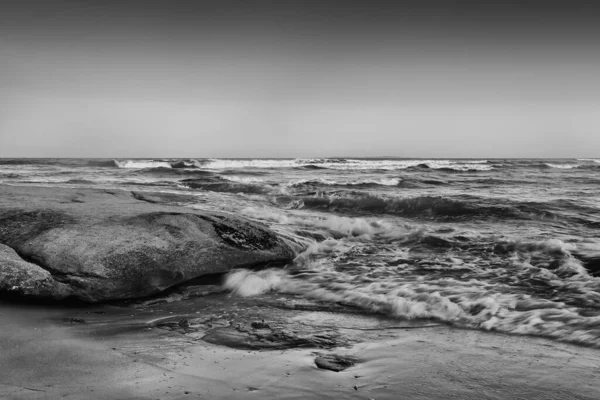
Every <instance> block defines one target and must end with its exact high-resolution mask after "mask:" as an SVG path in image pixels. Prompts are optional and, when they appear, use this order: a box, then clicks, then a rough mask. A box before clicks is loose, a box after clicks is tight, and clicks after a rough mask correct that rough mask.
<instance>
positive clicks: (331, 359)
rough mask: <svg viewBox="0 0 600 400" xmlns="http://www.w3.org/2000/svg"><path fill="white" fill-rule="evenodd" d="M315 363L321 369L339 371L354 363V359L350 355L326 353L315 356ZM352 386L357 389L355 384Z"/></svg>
mask: <svg viewBox="0 0 600 400" xmlns="http://www.w3.org/2000/svg"><path fill="white" fill-rule="evenodd" d="M315 364H316V365H317V367H319V368H321V369H328V370H330V371H335V372H340V371H343V370H345V369H348V368H350V367H352V366H353V365H354V364H356V359H355V358H354V357H350V356H341V355H337V354H328V355H322V356H319V357H317V358H315ZM354 388H355V389H354V390H358V389H357V388H356V386H355V387H354Z"/></svg>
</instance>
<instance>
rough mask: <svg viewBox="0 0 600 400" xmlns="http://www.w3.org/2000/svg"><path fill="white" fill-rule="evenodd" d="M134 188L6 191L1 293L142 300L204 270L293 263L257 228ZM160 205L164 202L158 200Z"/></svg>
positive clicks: (0, 213)
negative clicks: (142, 193)
mask: <svg viewBox="0 0 600 400" xmlns="http://www.w3.org/2000/svg"><path fill="white" fill-rule="evenodd" d="M153 199H154V200H156V202H148V201H147V200H146V199H145V198H140V196H139V195H135V194H133V193H131V192H126V191H104V190H81V189H79V190H73V189H57V188H31V187H9V186H1V185H0V243H1V244H4V245H5V246H8V247H10V248H11V249H13V250H14V252H11V250H7V249H6V247H5V246H4V247H3V250H2V252H0V279H1V282H0V291H4V292H7V291H11V292H16V293H18V292H19V290H20V291H21V292H22V293H23V294H25V295H29V296H40V297H50V298H64V297H65V296H67V295H73V296H75V297H78V298H80V299H83V300H86V301H91V302H95V301H102V300H113V299H125V298H134V297H143V296H148V295H152V294H156V293H158V292H160V291H163V290H165V289H166V288H169V287H171V286H173V285H177V284H179V283H182V282H185V281H187V280H190V279H193V278H196V277H199V276H201V275H205V274H211V273H219V272H226V271H229V270H230V269H232V268H236V267H243V266H252V265H256V264H261V263H267V262H285V261H287V260H290V259H291V258H293V256H294V253H293V251H292V250H291V249H290V247H289V246H287V245H286V244H285V242H283V241H282V240H281V239H280V238H278V237H277V236H276V235H275V234H274V233H273V232H271V231H270V230H269V229H267V228H266V227H265V226H262V225H260V224H257V223H253V222H250V221H247V220H244V219H241V218H237V217H235V216H232V215H227V214H219V213H208V212H201V211H197V210H194V209H191V208H186V207H177V206H170V205H165V204H159V203H160V199H161V196H160V195H157V196H156V197H153ZM157 199H158V200H157Z"/></svg>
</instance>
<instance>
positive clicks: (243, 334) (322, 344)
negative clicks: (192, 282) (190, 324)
mask: <svg viewBox="0 0 600 400" xmlns="http://www.w3.org/2000/svg"><path fill="white" fill-rule="evenodd" d="M265 325H266V324H265ZM266 326H268V325H266ZM265 330H266V332H265ZM310 330H313V329H312V328H311V327H308V328H307V327H304V329H302V328H301V327H299V326H298V325H288V326H285V325H282V326H278V327H269V328H264V329H263V328H261V329H259V330H256V329H248V328H245V327H244V326H243V325H240V324H238V325H235V326H229V327H222V328H216V329H211V330H210V331H209V332H208V333H207V334H206V335H205V336H204V337H203V338H202V340H204V341H205V342H209V343H214V344H220V345H223V346H228V347H232V348H237V349H250V350H272V349H291V348H310V347H315V348H327V349H329V348H333V347H337V346H340V345H344V344H346V341H345V339H344V338H343V337H342V336H341V335H339V333H338V332H336V331H324V332H321V333H319V334H313V333H312V332H310ZM313 331H314V330H313Z"/></svg>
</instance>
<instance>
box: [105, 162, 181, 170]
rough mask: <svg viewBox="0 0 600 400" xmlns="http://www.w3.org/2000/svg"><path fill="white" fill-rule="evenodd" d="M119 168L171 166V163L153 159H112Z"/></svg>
mask: <svg viewBox="0 0 600 400" xmlns="http://www.w3.org/2000/svg"><path fill="white" fill-rule="evenodd" d="M114 161H115V164H117V166H118V167H119V168H140V169H142V168H159V167H161V168H171V164H170V163H168V162H165V161H154V160H114Z"/></svg>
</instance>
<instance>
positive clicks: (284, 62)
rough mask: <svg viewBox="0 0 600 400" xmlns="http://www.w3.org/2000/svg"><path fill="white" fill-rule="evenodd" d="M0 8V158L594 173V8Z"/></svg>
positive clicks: (187, 4) (131, 4)
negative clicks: (356, 162) (588, 165)
mask: <svg viewBox="0 0 600 400" xmlns="http://www.w3.org/2000/svg"><path fill="white" fill-rule="evenodd" d="M495 3H497V4H490V2H483V1H479V2H467V1H437V2H429V1H427V0H422V1H414V2H408V1H401V0H398V1H395V2H384V1H377V0H372V1H353V0H346V1H328V0H322V1H310V0H306V1H286V0H279V1H252V2H251V1H228V0H221V1H203V0H197V1H173V0H172V1H155V0H146V1H137V0H121V1H113V0H105V1H89V0H70V1H68V0H64V1H56V0H45V1H41V0H38V1H32V0H20V1H17V0H15V1H13V2H9V1H7V2H2V3H1V5H0V157H115V158H129V157H132V158H133V157H142V158H143V157H148V158H150V157H182V158H183V157H215V158H216V157H265V158H268V157H328V156H330V157H339V156H345V157H351V156H354V157H376V156H395V157H425V158H428V157H441V158H443V157H456V158H460V157H482V158H486V157H490V158H491V157H548V158H550V157H551V158H555V157H582V158H583V157H600V78H599V76H600V75H599V72H598V71H600V12H599V10H597V9H596V8H593V6H594V2H591V1H589V2H586V3H583V2H582V3H581V4H579V3H578V2H576V1H571V2H563V3H557V2H552V1H546V2H527V1H521V2H518V3H514V4H513V3H510V2H495Z"/></svg>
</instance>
